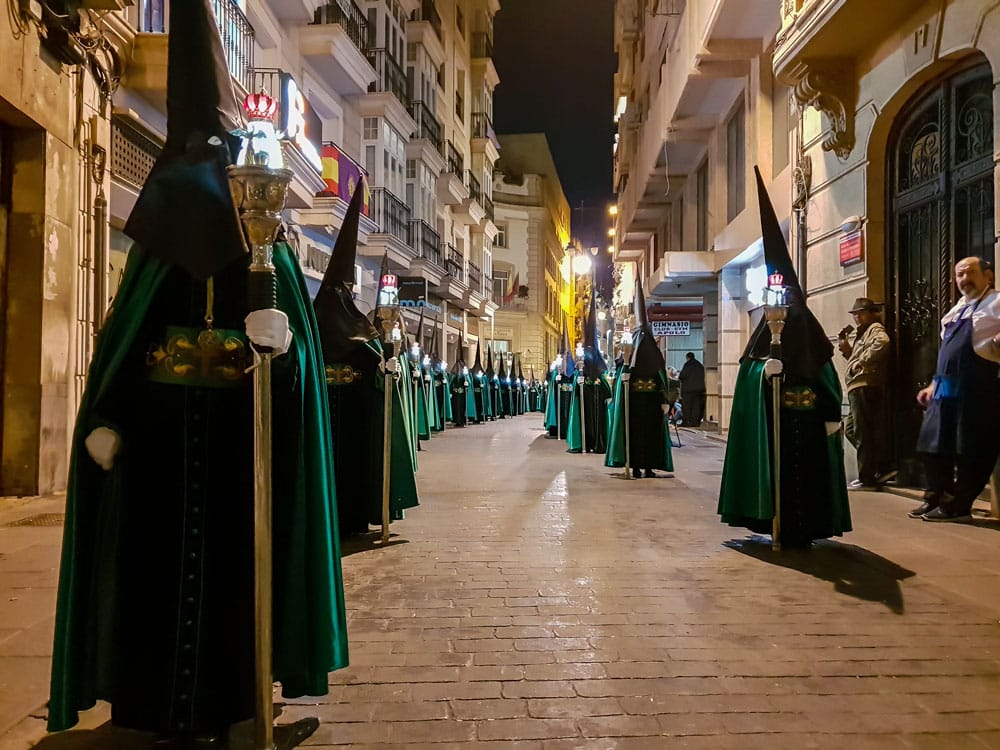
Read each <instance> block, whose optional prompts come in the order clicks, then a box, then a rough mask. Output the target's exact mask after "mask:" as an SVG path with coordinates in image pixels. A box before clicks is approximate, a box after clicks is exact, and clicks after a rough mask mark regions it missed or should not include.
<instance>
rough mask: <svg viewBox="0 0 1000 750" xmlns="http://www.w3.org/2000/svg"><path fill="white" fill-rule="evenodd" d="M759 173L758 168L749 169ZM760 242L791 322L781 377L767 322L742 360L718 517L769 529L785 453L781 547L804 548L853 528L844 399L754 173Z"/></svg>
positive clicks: (827, 346)
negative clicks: (769, 373)
mask: <svg viewBox="0 0 1000 750" xmlns="http://www.w3.org/2000/svg"><path fill="white" fill-rule="evenodd" d="M755 171H756V170H755ZM756 174H757V194H758V198H759V201H760V218H761V236H762V240H763V243H764V260H765V263H766V264H767V272H768V274H769V275H770V274H775V273H778V274H781V275H782V276H783V277H784V284H785V285H786V286H787V287H788V291H787V294H786V304H787V306H788V310H787V321H786V324H785V328H784V331H783V332H782V336H781V339H782V341H781V353H780V354H781V361H782V363H783V367H784V373H783V376H782V378H781V379H776V380H771V379H769V378H767V377H766V376H765V374H764V362H765V360H766V359H767V358H768V356H769V354H770V348H771V346H770V344H771V334H770V330H769V329H768V328H767V326H766V324H765V323H763V322H762V323H761V325H759V326H758V327H757V330H756V331H754V334H753V336H752V337H751V339H750V343H749V344H748V345H747V348H746V350H745V351H744V353H743V358H742V359H741V360H740V370H739V374H738V375H737V378H736V388H735V392H734V395H733V408H732V416H731V419H730V425H729V427H730V432H729V440H728V442H727V448H726V463H725V467H724V470H723V475H722V485H721V489H720V494H719V508H718V510H719V514H720V515H721V516H722V520H723V522H725V523H728V524H730V525H732V526H745V527H746V528H748V529H750V530H752V531H756V532H758V533H768V532H770V531H771V523H772V519H773V517H774V480H773V476H774V475H773V466H774V463H773V462H774V453H775V451H780V455H781V534H782V537H781V541H782V545H785V546H802V545H808V544H809V543H810V541H811V540H813V539H822V538H825V537H829V536H834V535H840V534H842V533H843V532H845V531H850V529H851V517H850V507H849V505H848V502H847V487H846V480H845V477H844V455H843V442H842V438H841V434H840V431H839V429H837V428H838V423H839V421H840V413H841V403H842V395H841V389H840V380H839V378H838V376H837V373H836V371H835V370H834V369H833V365H832V363H831V361H830V360H831V357H832V355H833V347H832V346H831V344H830V342H829V340H828V339H827V338H826V335H825V334H824V333H823V329H822V328H821V327H820V325H819V322H818V321H817V320H816V318H815V317H814V316H813V314H812V312H810V310H809V309H808V308H807V307H806V305H805V297H804V295H803V290H802V289H801V287H800V286H799V283H798V278H797V276H796V274H795V271H794V268H793V266H792V261H791V258H790V256H789V255H788V247H787V245H786V244H785V239H784V236H783V235H782V233H781V228H780V226H779V225H778V220H777V218H776V217H775V214H774V209H773V207H772V206H771V201H770V199H769V198H768V195H767V191H766V189H765V187H764V182H763V180H762V179H761V176H760V172H759V171H756ZM776 385H780V392H779V398H780V405H781V429H780V432H779V434H780V446H779V445H777V444H776V441H775V439H774V425H773V417H772V412H773V409H772V401H773V396H774V394H773V391H772V388H773V387H775V386H776Z"/></svg>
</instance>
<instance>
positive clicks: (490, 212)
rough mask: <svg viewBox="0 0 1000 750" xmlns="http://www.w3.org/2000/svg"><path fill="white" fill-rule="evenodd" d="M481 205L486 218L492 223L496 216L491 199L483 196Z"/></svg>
mask: <svg viewBox="0 0 1000 750" xmlns="http://www.w3.org/2000/svg"><path fill="white" fill-rule="evenodd" d="M482 204H483V208H484V209H485V210H486V217H487V218H488V219H489V220H490V221H493V219H495V218H496V214H495V212H494V208H493V199H492V198H490V197H489V196H488V195H484V196H483V198H482Z"/></svg>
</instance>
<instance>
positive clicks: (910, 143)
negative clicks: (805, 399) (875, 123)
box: [886, 58, 994, 485]
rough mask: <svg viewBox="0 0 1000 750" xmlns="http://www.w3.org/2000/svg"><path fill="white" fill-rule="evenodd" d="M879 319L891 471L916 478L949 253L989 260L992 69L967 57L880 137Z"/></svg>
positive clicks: (948, 284) (948, 286) (947, 303)
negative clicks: (885, 214) (882, 312)
mask: <svg viewBox="0 0 1000 750" xmlns="http://www.w3.org/2000/svg"><path fill="white" fill-rule="evenodd" d="M888 152H889V153H888V156H889V160H888V161H889V170H888V179H887V180H886V184H887V186H888V196H887V198H888V201H887V203H888V207H889V210H890V215H889V221H888V222H887V230H888V231H887V246H888V248H887V249H888V257H887V266H888V270H889V273H888V274H887V275H886V276H887V286H888V289H887V290H886V291H887V297H886V298H887V299H888V301H889V305H888V309H887V313H888V316H889V319H888V321H887V324H888V326H889V329H890V335H892V334H893V333H894V336H893V342H894V347H893V351H894V358H895V362H894V364H895V368H894V377H893V380H892V383H893V387H892V388H891V389H890V392H891V394H892V395H891V396H890V398H892V399H893V407H894V408H893V409H892V411H891V414H892V422H893V423H892V428H893V429H892V434H893V441H894V444H895V454H896V456H897V457H898V461H899V469H900V475H901V476H900V480H901V482H903V483H906V484H917V485H919V484H922V483H923V477H922V468H921V463H920V461H919V460H918V458H917V456H916V455H915V454H914V445H915V444H916V438H917V433H918V431H919V429H920V421H921V417H922V411H921V409H920V408H919V407H918V406H917V403H916V393H917V391H918V390H919V389H920V388H922V387H923V386H925V385H926V384H927V383H929V382H930V380H931V377H932V376H933V374H934V368H935V364H936V360H937V351H938V345H939V342H940V335H939V334H940V328H939V322H940V319H941V316H942V315H943V314H944V313H945V312H946V311H947V310H948V308H950V307H951V306H952V305H953V304H954V302H955V300H956V289H955V285H954V282H953V281H952V268H953V267H954V265H955V263H956V262H957V261H958V260H960V259H961V258H964V257H966V256H969V255H980V256H982V257H984V258H986V259H988V260H991V261H992V260H993V244H994V204H993V168H994V164H993V75H992V71H991V69H990V66H989V64H988V63H984V62H982V58H976V60H975V62H974V63H966V64H964V65H962V66H960V67H958V68H956V69H953V70H952V71H950V72H949V73H948V74H946V75H945V76H944V77H942V78H939V79H937V80H936V81H935V82H934V83H933V84H931V85H929V86H927V87H925V88H924V89H922V90H921V91H920V92H918V93H917V94H916V95H915V96H914V97H913V98H912V100H911V101H910V102H909V103H908V104H907V105H906V106H905V107H904V108H903V110H902V111H901V112H900V114H899V116H898V117H897V121H896V126H895V127H894V129H893V131H892V134H891V136H890V139H889V149H888Z"/></svg>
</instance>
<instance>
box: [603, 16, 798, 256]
mask: <svg viewBox="0 0 1000 750" xmlns="http://www.w3.org/2000/svg"><path fill="white" fill-rule="evenodd" d="M778 10H779V8H778V4H777V3H776V2H773V1H772V0H713V2H705V3H694V2H687V3H685V4H684V6H683V9H682V11H681V12H680V14H679V15H676V16H669V17H665V18H664V23H665V24H667V29H666V36H667V38H668V39H670V40H671V41H670V47H669V52H668V53H667V57H666V60H665V61H664V62H663V64H662V65H661V66H660V67H659V74H660V84H659V86H654V87H653V88H652V89H651V90H650V102H649V104H648V106H647V107H645V108H643V109H640V110H633V105H630V106H629V108H628V109H627V110H626V112H625V113H624V114H623V116H622V118H621V120H620V122H619V128H620V131H621V133H620V137H619V150H620V154H619V167H618V171H617V174H616V177H617V178H618V180H619V186H618V187H619V217H618V235H617V236H618V240H617V243H616V244H617V246H618V248H619V251H626V252H632V251H633V250H634V249H641V248H645V247H648V242H649V239H650V237H651V236H652V235H653V233H654V232H655V231H656V229H657V227H658V226H659V225H660V224H661V223H662V219H663V212H664V211H665V209H666V206H667V205H668V203H670V202H671V201H673V200H675V199H676V197H677V195H678V193H677V190H678V189H680V187H681V185H682V184H683V180H681V179H677V178H675V177H671V178H670V179H669V180H668V178H667V165H668V164H669V169H670V173H671V175H676V176H677V177H678V178H680V177H683V176H687V175H691V174H693V173H694V172H695V171H696V170H697V168H698V167H699V165H700V164H701V162H702V161H703V160H704V156H705V150H706V148H707V147H708V145H709V143H710V141H711V139H712V138H713V137H714V135H715V133H716V132H717V131H716V129H717V128H718V127H719V126H720V125H721V124H722V123H723V122H725V118H726V117H727V116H728V114H729V107H730V104H731V103H732V102H733V101H734V100H735V99H736V98H737V97H738V96H739V94H740V91H741V90H742V88H743V87H744V86H745V81H746V77H747V76H748V75H749V72H750V69H751V66H752V64H753V61H754V60H755V59H757V58H759V57H760V55H761V53H762V51H763V50H764V49H765V47H766V46H767V45H768V44H770V40H771V39H772V38H773V35H774V34H775V32H776V30H777V29H778V28H779V24H780V19H779V16H778ZM654 80H655V79H654ZM629 128H633V129H634V132H633V133H631V134H629V135H628V136H626V135H625V131H626V130H628V129H629ZM633 144H634V145H633ZM625 175H627V177H628V179H627V180H626V181H624V184H622V181H623V177H624V176H625ZM668 186H669V188H670V194H669V195H668V194H667V188H668ZM702 249H704V248H702ZM616 259H618V260H623V259H627V258H626V257H625V256H622V255H616Z"/></svg>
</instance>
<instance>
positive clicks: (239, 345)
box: [49, 0, 347, 736]
mask: <svg viewBox="0 0 1000 750" xmlns="http://www.w3.org/2000/svg"><path fill="white" fill-rule="evenodd" d="M170 28H171V33H170V35H169V40H168V55H169V58H168V73H167V130H168V139H167V146H166V148H165V149H164V151H163V153H162V154H161V155H160V157H159V159H158V160H157V162H156V165H155V167H154V169H153V171H152V172H151V174H150V176H149V179H148V181H147V183H146V186H145V188H144V189H143V191H142V194H141V195H140V197H139V200H138V202H137V204H136V206H135V209H134V211H133V214H132V216H131V217H130V219H129V221H128V223H127V225H126V231H127V232H128V233H129V234H130V235H131V236H132V238H133V239H135V240H136V245H134V246H133V248H132V249H131V250H130V252H129V258H128V263H127V266H126V269H125V273H124V276H123V278H122V282H121V286H120V288H119V290H118V293H117V296H116V298H115V302H114V311H113V313H112V314H111V315H110V316H109V317H108V320H107V323H106V324H105V327H104V328H103V330H102V331H101V335H100V338H99V339H98V341H97V343H96V345H95V349H94V357H93V360H92V361H91V365H90V370H89V373H88V378H87V389H86V391H85V393H84V395H83V397H82V399H81V403H80V409H79V413H78V417H77V424H76V428H75V432H74V436H73V454H72V457H71V460H70V471H69V479H68V486H67V494H66V525H65V530H64V541H63V547H62V549H63V559H62V564H61V570H60V581H59V592H58V601H57V607H56V620H55V641H54V647H53V657H52V685H51V695H50V700H49V728H50V729H52V730H61V729H66V728H68V727H70V726H72V725H73V724H75V723H76V722H77V718H78V716H77V713H78V711H80V710H83V709H87V708H90V707H91V706H93V705H94V703H95V702H96V701H97V700H99V699H100V700H106V701H108V702H110V703H111V716H112V722H113V723H114V724H116V725H119V726H122V727H129V728H132V729H136V730H142V731H147V732H158V733H161V734H164V735H168V736H176V735H185V734H188V733H197V734H208V735H219V734H222V733H223V732H224V731H225V729H226V727H227V726H228V725H230V724H232V723H234V722H238V721H242V720H245V719H250V718H251V717H252V716H253V715H254V697H255V696H254V692H255V691H254V687H253V686H254V621H255V616H254V613H255V609H254V594H253V524H254V521H253V495H254V480H253V476H254V459H253V434H254V413H253V409H254V407H253V398H252V389H251V387H250V384H249V377H248V376H247V375H246V374H245V371H244V368H245V367H246V365H247V363H248V360H247V357H246V354H247V340H246V336H245V332H244V318H245V317H246V315H247V313H248V311H249V304H248V301H247V276H248V267H249V256H248V255H247V253H246V252H245V247H244V242H243V235H242V230H241V228H240V225H239V223H238V220H237V214H236V208H235V207H234V205H233V201H232V198H231V195H230V192H229V185H228V182H227V179H226V166H227V164H228V163H229V157H230V154H231V153H232V152H231V151H230V150H229V149H228V148H227V144H226V142H227V131H228V130H229V129H230V128H231V127H234V126H235V125H236V124H237V123H236V120H235V116H236V105H235V102H234V99H233V95H232V86H231V83H230V79H229V73H228V70H227V68H226V65H225V61H224V56H223V53H222V44H221V41H220V39H219V33H218V29H217V26H216V21H215V19H214V18H213V16H212V11H211V3H209V2H208V0H188V1H187V2H173V3H171V4H170ZM274 266H275V269H274V276H275V282H276V287H277V300H278V306H279V307H280V309H281V310H282V311H284V312H285V313H286V314H287V316H288V320H289V327H290V329H291V331H292V334H293V339H292V342H291V346H290V348H289V350H288V352H287V353H286V354H284V355H282V356H280V357H277V358H275V360H274V362H273V366H272V394H271V395H272V401H273V414H274V421H273V440H272V444H273V454H272V462H271V463H272V469H273V475H272V480H273V489H274V492H273V497H274V511H273V585H274V605H273V612H272V613H269V614H271V615H272V622H273V637H274V639H273V656H274V660H273V667H274V670H273V674H274V679H275V680H276V681H278V682H281V684H282V692H283V694H284V695H285V696H286V697H298V696H302V695H322V694H325V693H326V692H327V690H328V688H327V678H328V675H327V673H328V672H329V671H330V670H332V669H336V668H338V667H342V666H345V665H346V664H347V629H346V619H345V614H344V602H343V586H342V582H341V576H340V550H339V545H338V541H337V536H338V535H337V520H336V512H337V511H336V507H337V506H336V496H335V493H334V480H333V459H332V456H331V454H330V451H329V445H330V435H329V420H328V418H327V414H328V410H329V406H328V404H327V394H326V389H325V387H324V383H323V380H324V379H323V366H322V362H321V360H320V345H319V340H318V331H317V329H316V320H315V318H314V316H313V313H312V307H311V305H310V304H309V300H308V295H307V292H306V286H305V281H304V279H303V277H302V273H301V270H300V269H299V266H298V263H297V260H296V258H295V256H294V254H293V253H292V251H291V250H290V248H289V247H288V246H287V245H286V244H284V243H282V242H278V243H276V244H275V246H274ZM98 427H104V428H108V429H113V430H114V431H115V432H117V433H118V434H119V435H120V436H121V441H122V447H121V451H120V452H119V453H118V454H117V455H116V456H115V457H114V460H113V463H112V465H111V469H110V471H105V470H104V469H102V468H101V467H100V466H99V465H98V464H97V463H95V461H94V460H92V459H91V457H90V455H89V454H88V451H87V449H86V446H85V439H86V438H87V436H88V435H90V434H91V432H92V431H93V430H94V429H95V428H98ZM220 696H221V697H220Z"/></svg>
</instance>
